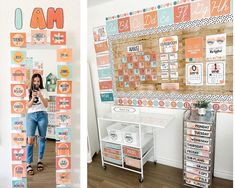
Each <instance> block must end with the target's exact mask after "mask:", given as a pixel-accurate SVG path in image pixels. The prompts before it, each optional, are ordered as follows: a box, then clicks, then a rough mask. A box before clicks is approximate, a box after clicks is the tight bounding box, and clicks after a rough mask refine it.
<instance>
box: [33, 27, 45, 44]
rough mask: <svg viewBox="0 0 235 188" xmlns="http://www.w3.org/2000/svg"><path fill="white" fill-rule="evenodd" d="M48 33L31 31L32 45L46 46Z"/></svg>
mask: <svg viewBox="0 0 235 188" xmlns="http://www.w3.org/2000/svg"><path fill="white" fill-rule="evenodd" d="M46 43H47V31H46V30H32V31H31V44H46Z"/></svg>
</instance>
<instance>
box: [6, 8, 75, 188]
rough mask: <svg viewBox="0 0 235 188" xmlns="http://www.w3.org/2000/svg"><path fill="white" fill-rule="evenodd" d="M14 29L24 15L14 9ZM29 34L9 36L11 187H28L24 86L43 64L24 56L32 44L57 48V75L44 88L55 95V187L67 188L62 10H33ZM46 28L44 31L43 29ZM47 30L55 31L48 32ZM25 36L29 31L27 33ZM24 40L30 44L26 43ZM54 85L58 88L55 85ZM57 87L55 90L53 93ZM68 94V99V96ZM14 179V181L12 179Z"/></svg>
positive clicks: (67, 78) (66, 57) (67, 79)
mask: <svg viewBox="0 0 235 188" xmlns="http://www.w3.org/2000/svg"><path fill="white" fill-rule="evenodd" d="M14 20H15V29H17V30H21V29H22V28H23V12H22V10H21V9H20V8H17V9H16V10H15V19H14ZM30 27H31V28H32V29H33V30H31V35H30V36H28V37H27V36H26V33H25V32H17V33H16V32H12V33H10V46H11V47H14V50H12V51H11V53H10V54H11V97H12V99H11V113H12V117H11V139H12V150H11V154H12V178H13V179H12V187H14V188H19V187H20V188H27V178H26V164H25V160H26V130H25V125H26V100H25V97H26V85H27V84H28V83H27V81H28V80H30V76H31V75H32V74H34V73H39V74H41V75H43V62H41V61H40V62H38V61H33V57H27V48H28V43H31V44H32V45H45V47H47V45H51V46H58V48H57V50H56V61H57V65H56V66H57V75H53V74H52V73H50V74H49V75H47V77H46V89H47V90H48V91H49V92H56V105H54V106H53V107H54V108H56V109H53V112H54V113H55V114H54V117H57V119H56V121H55V120H54V122H55V124H56V125H55V126H56V127H55V135H56V136H55V137H56V139H57V141H56V167H57V168H56V187H63V188H65V187H70V184H71V172H70V171H71V158H70V155H71V142H70V141H71V128H68V127H71V124H72V123H71V111H70V110H71V94H72V65H71V64H70V62H72V49H71V48H65V47H62V45H66V44H67V36H66V31H61V30H56V29H63V27H64V12H63V9H62V8H53V7H49V8H48V9H47V14H46V15H44V12H43V9H42V8H40V7H35V8H34V9H33V11H32V16H31V20H30ZM54 28H56V29H54ZM46 29H47V30H46ZM50 29H54V30H53V31H51V30H50ZM27 33H28V32H27ZM26 38H29V39H30V41H29V42H26ZM56 84H57V85H56ZM56 86H57V90H56ZM67 95H69V96H67ZM15 178H17V179H15Z"/></svg>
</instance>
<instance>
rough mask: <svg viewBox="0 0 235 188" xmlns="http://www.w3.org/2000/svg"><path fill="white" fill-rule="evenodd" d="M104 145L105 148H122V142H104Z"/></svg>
mask: <svg viewBox="0 0 235 188" xmlns="http://www.w3.org/2000/svg"><path fill="white" fill-rule="evenodd" d="M103 147H104V148H111V149H117V150H121V145H120V144H113V143H109V142H103Z"/></svg>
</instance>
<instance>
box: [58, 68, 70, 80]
mask: <svg viewBox="0 0 235 188" xmlns="http://www.w3.org/2000/svg"><path fill="white" fill-rule="evenodd" d="M57 75H58V78H59V79H72V65H57Z"/></svg>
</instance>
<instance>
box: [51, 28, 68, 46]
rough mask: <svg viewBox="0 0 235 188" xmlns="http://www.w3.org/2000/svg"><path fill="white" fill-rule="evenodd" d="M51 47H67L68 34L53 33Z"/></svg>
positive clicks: (63, 32) (61, 32) (62, 32)
mask: <svg viewBox="0 0 235 188" xmlns="http://www.w3.org/2000/svg"><path fill="white" fill-rule="evenodd" d="M51 45H66V32H65V31H51Z"/></svg>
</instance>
